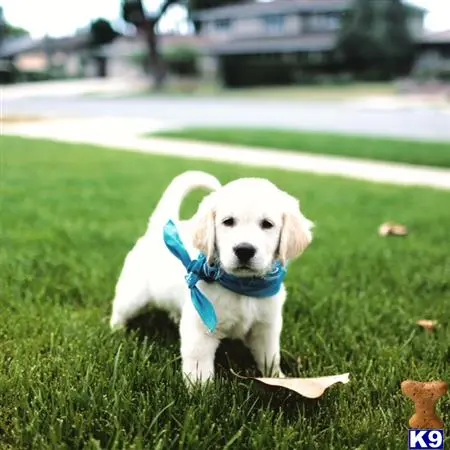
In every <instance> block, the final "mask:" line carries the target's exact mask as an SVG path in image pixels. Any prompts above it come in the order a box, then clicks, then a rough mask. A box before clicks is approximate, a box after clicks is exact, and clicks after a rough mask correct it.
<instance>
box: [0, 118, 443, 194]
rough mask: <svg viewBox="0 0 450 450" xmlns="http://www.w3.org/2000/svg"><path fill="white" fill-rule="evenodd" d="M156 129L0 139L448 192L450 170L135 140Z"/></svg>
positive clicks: (43, 130)
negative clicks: (68, 144) (70, 144)
mask: <svg viewBox="0 0 450 450" xmlns="http://www.w3.org/2000/svg"><path fill="white" fill-rule="evenodd" d="M158 129H165V125H164V124H163V123H159V122H156V121H155V122H153V123H149V121H148V120H147V119H142V120H139V119H134V118H133V119H126V118H95V119H94V118H91V119H65V120H63V119H61V120H48V121H38V122H28V123H15V124H12V123H11V124H7V123H5V124H3V126H2V134H8V135H17V136H23V137H30V138H45V139H51V140H55V141H64V142H77V143H86V144H95V145H99V146H101V147H107V148H113V149H118V150H129V151H137V152H143V153H150V154H159V155H171V156H178V157H182V158H192V159H203V160H210V161H215V162H227V163H235V164H244V165H249V166H255V167H268V168H277V169H283V170H289V171H297V172H311V173H316V174H325V175H338V176H343V177H348V178H355V179H360V180H367V181H373V182H382V183H391V184H397V185H415V186H427V187H433V188H437V189H445V190H450V170H447V169H438V168H431V167H423V166H413V165H406V164H394V163H383V162H375V161H367V160H362V159H361V160H359V159H355V158H344V157H331V156H320V155H312V154H311V155H310V154H307V153H297V152H295V153H294V152H287V151H282V150H267V149H259V148H248V147H241V146H229V145H220V144H210V143H200V142H186V141H179V140H171V139H165V138H164V139H161V138H156V137H154V138H143V137H140V135H142V134H143V133H148V132H151V131H156V130H158Z"/></svg>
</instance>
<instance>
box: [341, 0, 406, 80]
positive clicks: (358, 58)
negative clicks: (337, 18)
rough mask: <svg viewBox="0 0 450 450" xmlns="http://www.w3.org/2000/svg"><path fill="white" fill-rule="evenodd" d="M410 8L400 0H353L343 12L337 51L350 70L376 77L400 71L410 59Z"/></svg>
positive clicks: (388, 76)
mask: <svg viewBox="0 0 450 450" xmlns="http://www.w3.org/2000/svg"><path fill="white" fill-rule="evenodd" d="M408 18H409V10H408V8H407V7H406V6H405V5H404V4H403V2H402V0H355V3H354V6H353V8H352V9H351V10H350V11H349V13H348V14H347V15H346V17H345V19H344V22H343V26H342V29H341V34H340V36H339V40H338V46H337V49H338V53H339V54H340V55H341V57H342V59H343V63H344V65H345V66H346V67H347V68H348V69H349V70H350V71H352V72H354V73H356V74H360V75H365V76H368V75H370V74H372V75H375V76H376V77H379V78H392V77H394V76H396V75H399V74H401V73H402V72H403V71H404V70H405V67H406V66H407V65H408V61H409V63H410V62H411V57H412V51H413V40H412V37H411V35H410V33H409V29H408Z"/></svg>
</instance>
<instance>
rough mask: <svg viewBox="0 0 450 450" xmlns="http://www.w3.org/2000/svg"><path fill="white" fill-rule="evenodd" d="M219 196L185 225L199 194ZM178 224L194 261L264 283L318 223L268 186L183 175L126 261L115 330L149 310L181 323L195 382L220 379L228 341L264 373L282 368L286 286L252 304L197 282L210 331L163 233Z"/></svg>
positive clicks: (187, 371) (186, 366)
mask: <svg viewBox="0 0 450 450" xmlns="http://www.w3.org/2000/svg"><path fill="white" fill-rule="evenodd" d="M197 188H206V189H208V190H211V191H213V192H212V193H210V194H208V195H207V196H206V197H205V198H204V199H203V200H202V202H201V204H200V206H199V208H198V211H197V212H196V214H195V215H194V216H193V217H192V218H191V219H189V220H186V221H181V220H180V219H179V209H180V206H181V203H182V201H183V199H184V198H185V197H186V195H187V194H188V193H189V192H191V191H192V190H194V189H197ZM169 220H172V221H173V222H174V223H175V225H176V227H177V229H178V232H179V235H180V237H181V240H182V241H183V243H184V245H185V248H186V249H187V251H188V253H189V255H190V257H191V259H192V260H194V259H197V258H198V255H199V252H202V253H203V254H204V255H205V256H206V258H207V261H208V263H209V264H211V265H216V266H218V267H220V268H221V270H222V271H224V272H225V273H227V274H229V275H233V276H235V277H239V279H242V281H243V282H244V283H245V282H246V280H249V279H252V278H253V279H254V278H255V277H264V276H265V275H266V274H268V273H270V272H271V271H272V270H273V268H274V264H275V263H276V262H277V261H278V262H281V264H282V265H283V266H284V265H286V263H287V262H288V261H290V260H292V259H294V258H296V257H298V256H299V255H300V254H301V253H302V252H303V251H304V250H305V248H306V247H307V246H308V244H309V243H310V242H311V240H312V233H311V229H312V227H313V224H312V222H310V221H309V220H308V219H306V218H305V217H304V216H303V215H302V213H301V212H300V209H299V203H298V201H297V200H296V199H295V198H293V197H291V196H290V195H288V194H287V193H285V192H283V191H281V190H280V189H278V188H277V187H276V186H275V185H274V184H272V183H271V182H269V181H268V180H264V179H259V178H242V179H238V180H235V181H233V182H231V183H229V184H227V185H225V186H221V184H220V183H219V181H218V180H217V179H216V178H214V177H213V176H212V175H209V174H207V173H204V172H195V171H190V172H185V173H183V174H181V175H179V176H178V177H176V178H175V179H174V180H173V181H172V183H171V184H170V186H169V187H168V188H167V190H166V191H165V193H164V194H163V196H162V198H161V200H160V202H159V204H158V205H157V207H156V209H155V211H154V213H153V215H152V216H151V217H150V220H149V224H148V228H147V231H146V233H145V234H144V235H143V236H142V237H141V238H140V239H139V240H138V241H137V243H136V244H135V246H134V248H133V249H132V250H131V251H130V252H129V254H128V255H127V257H126V259H125V263H124V266H123V269H122V273H121V275H120V277H119V280H118V282H117V286H116V291H115V298H114V302H113V311H112V316H111V322H110V324H111V327H112V328H113V329H115V328H120V327H122V326H124V325H125V324H126V322H127V321H128V320H129V319H131V318H133V317H134V316H136V315H137V314H138V313H139V312H140V311H141V310H142V309H143V308H144V307H147V306H148V305H150V306H153V307H156V308H160V309H163V310H166V311H167V312H169V314H170V315H171V317H172V318H173V319H175V320H177V321H178V320H179V326H180V328H179V330H180V336H181V356H182V367H183V374H184V375H185V377H187V379H188V380H189V381H192V382H196V381H202V382H204V381H207V380H209V379H211V378H212V377H213V376H214V357H215V353H216V349H217V347H218V345H219V342H220V340H221V339H223V338H233V339H241V340H243V341H244V343H245V344H246V345H247V346H248V348H249V349H250V351H251V352H252V354H253V356H254V358H255V361H256V363H257V365H258V368H259V370H261V372H262V373H263V374H264V375H270V374H272V375H278V376H283V374H282V373H281V370H280V334H281V329H282V320H283V319H282V309H283V304H284V301H285V298H286V290H285V288H284V284H281V287H280V289H279V291H278V292H277V293H276V294H275V295H271V296H269V297H265V298H254V297H250V296H246V295H241V294H237V293H235V292H232V291H230V290H229V289H226V288H225V287H223V286H222V285H221V284H220V283H219V282H205V281H201V280H200V281H198V283H197V287H198V288H199V289H200V291H201V292H202V293H203V294H204V295H205V296H206V298H207V299H208V300H209V302H211V303H212V305H213V306H214V309H215V312H216V315H217V319H218V324H217V328H216V329H215V331H214V332H210V331H209V330H208V329H207V327H206V326H205V325H204V323H203V322H202V319H201V317H200V316H199V313H198V312H197V310H196V309H195V307H194V305H193V302H192V300H191V291H190V289H189V287H188V285H187V283H186V279H185V276H186V268H185V267H184V266H183V264H182V263H181V262H180V261H179V260H178V259H177V258H176V257H175V256H174V255H173V254H172V253H171V252H170V251H169V250H168V248H167V247H166V244H165V242H164V239H163V229H164V226H165V225H166V223H167V222H168V221H169Z"/></svg>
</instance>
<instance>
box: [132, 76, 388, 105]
mask: <svg viewBox="0 0 450 450" xmlns="http://www.w3.org/2000/svg"><path fill="white" fill-rule="evenodd" d="M142 95H148V96H174V97H185V96H189V97H191V98H192V96H195V97H200V98H202V97H210V96H214V97H227V98H228V97H231V98H233V97H238V98H252V99H261V100H264V99H289V100H293V101H297V100H298V101H302V100H312V101H323V100H325V101H342V100H350V99H354V98H359V97H372V96H380V95H382V96H393V95H396V87H395V84H393V83H348V84H312V85H298V86H274V87H271V86H263V87H259V86H258V87H248V88H245V87H244V88H234V89H227V88H224V87H222V86H220V85H219V84H217V83H212V82H205V81H204V80H195V79H194V80H180V81H173V82H171V83H169V84H168V85H167V86H166V88H165V89H164V90H162V91H161V92H154V91H144V92H142V91H141V92H138V93H135V94H131V96H142Z"/></svg>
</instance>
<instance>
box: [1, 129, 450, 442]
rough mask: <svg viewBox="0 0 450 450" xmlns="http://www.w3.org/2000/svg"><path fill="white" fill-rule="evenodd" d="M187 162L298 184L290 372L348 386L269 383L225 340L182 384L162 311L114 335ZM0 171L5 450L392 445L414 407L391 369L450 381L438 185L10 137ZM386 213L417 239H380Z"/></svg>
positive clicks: (444, 220) (449, 273) (448, 261)
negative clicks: (302, 235) (311, 227)
mask: <svg viewBox="0 0 450 450" xmlns="http://www.w3.org/2000/svg"><path fill="white" fill-rule="evenodd" d="M186 169H204V170H207V171H210V172H211V173H213V174H215V175H217V176H218V177H219V178H220V179H221V180H222V181H223V182H226V181H228V180H231V179H234V178H236V177H242V176H255V175H257V176H263V177H268V178H270V179H271V180H273V181H274V182H276V183H277V184H279V185H280V186H281V187H282V188H284V189H286V190H288V191H289V192H290V193H292V194H294V195H297V196H299V198H301V200H302V204H303V209H304V212H305V214H306V215H307V216H308V217H309V218H311V219H313V220H314V221H316V223H317V230H316V239H315V241H314V243H313V244H312V245H311V247H310V248H309V249H308V251H307V252H306V254H305V255H304V257H302V258H301V259H300V260H299V261H297V262H296V263H294V264H293V265H292V267H291V268H290V273H289V276H288V281H287V286H288V290H289V293H290V295H289V299H288V301H287V305H286V309H285V326H284V330H283V337H282V347H283V366H284V370H285V371H286V372H287V374H288V375H291V376H298V375H300V376H319V375H331V374H336V373H344V372H347V371H349V372H350V373H351V376H352V381H351V383H349V384H348V385H345V386H343V385H340V386H336V387H333V388H332V389H331V390H330V391H328V392H327V394H326V395H325V396H324V397H323V399H321V400H320V401H319V402H307V401H302V400H301V399H299V398H297V397H294V396H289V395H285V394H284V393H275V394H274V393H271V392H267V391H263V390H261V389H260V388H258V387H257V386H255V385H252V384H251V383H247V382H243V381H241V380H236V379H235V378H233V377H232V376H230V375H229V374H228V373H229V372H228V371H227V370H226V368H227V367H229V365H231V367H233V369H234V370H236V371H238V372H240V373H255V372H253V365H252V363H251V361H250V359H249V358H248V355H247V353H246V352H245V351H244V349H243V348H242V347H241V346H240V345H238V344H236V343H226V344H225V345H224V346H223V347H222V348H221V350H220V352H219V355H218V364H219V366H220V367H222V369H221V370H219V376H218V378H217V382H216V384H215V385H213V386H211V387H210V388H209V389H207V390H206V391H204V392H196V393H195V394H194V395H193V396H189V395H188V394H187V393H186V391H185V389H184V386H183V382H182V378H181V375H180V360H179V357H178V354H179V353H178V337H177V331H176V328H175V327H174V326H173V325H171V324H170V323H169V322H168V320H167V319H166V318H165V316H164V315H162V314H158V313H153V314H150V315H148V316H147V317H145V318H143V319H142V320H141V321H139V323H137V324H135V328H134V329H133V330H132V331H131V332H129V333H117V334H111V333H110V331H109V329H108V323H107V321H108V316H109V312H110V304H111V298H112V293H113V288H114V284H115V281H116V277H117V275H118V273H119V271H120V268H121V264H122V262H123V258H124V256H125V255H126V253H127V251H128V250H129V248H130V246H131V245H132V244H133V243H134V241H135V239H136V238H137V237H138V236H139V235H140V233H142V232H143V231H144V229H145V225H146V221H147V217H148V215H149V213H150V212H151V210H152V208H154V206H155V204H156V202H157V200H158V199H159V196H160V194H161V193H162V191H163V190H164V188H165V187H166V186H167V184H168V183H169V181H170V180H171V179H172V177H173V176H175V175H176V174H178V173H180V172H181V171H184V170H186ZM1 174H2V181H3V183H2V196H1V204H0V205H1V228H0V232H1V234H0V237H1V243H0V273H1V274H2V276H1V277H0V302H1V304H0V306H1V309H0V311H1V319H2V320H1V321H0V336H1V338H0V361H1V364H0V448H1V449H2V450H3V449H11V450H12V449H14V450H16V449H39V450H45V449H67V450H69V449H70V450H73V449H100V448H101V449H144V448H145V449H164V450H165V449H172V448H174V449H175V448H177V449H182V448H185V449H196V450H199V449H205V450H211V449H225V448H228V449H231V448H236V449H258V450H259V449H308V450H309V449H325V448H326V449H336V450H341V449H345V448H352V449H356V448H358V449H370V450H373V449H402V448H406V445H407V421H408V419H409V417H410V416H411V414H412V411H413V407H412V403H411V402H410V401H409V400H407V399H405V398H404V397H403V396H402V394H401V392H400V382H401V381H402V380H404V379H406V378H413V379H419V380H423V381H425V380H431V379H440V378H442V379H446V378H447V381H450V380H449V379H448V377H449V373H450V367H449V360H450V328H449V326H448V325H449V316H448V312H449V310H450V254H449V247H448V230H449V228H450V209H449V208H448V204H449V200H450V196H449V193H447V192H444V191H437V190H431V189H421V188H417V189H414V188H401V187H391V186H385V185H377V184H370V183H363V182H359V181H352V180H345V179H340V178H333V177H320V176H314V175H306V174H294V173H286V172H281V171H275V170H258V169H254V168H246V167H239V166H233V165H219V164H214V163H206V162H202V163H200V162H195V161H190V160H178V159H175V158H166V157H156V156H148V155H142V154H133V153H122V152H113V151H108V150H104V149H97V148H95V147H90V146H82V145H69V144H61V143H52V142H48V141H31V140H25V139H20V138H12V137H2V166H1ZM200 197H201V193H196V194H195V195H192V196H191V197H190V198H189V199H188V201H187V202H186V205H185V207H184V211H183V214H184V215H188V214H191V213H192V212H193V211H194V208H195V205H196V204H197V202H198V200H199V199H200ZM388 219H393V220H397V221H399V222H401V223H405V224H407V225H408V226H409V227H410V229H411V235H410V236H409V237H407V238H404V239H401V238H397V239H395V238H394V239H383V238H380V237H379V236H378V234H377V227H378V225H379V224H380V223H381V222H383V221H385V220H388ZM155 257H157V255H155ZM423 318H430V319H437V320H439V321H440V323H441V324H442V325H441V327H440V329H439V330H438V332H437V333H436V334H434V335H433V334H427V333H426V332H424V331H423V330H421V329H418V328H417V327H416V325H415V321H416V320H417V319H423ZM448 406H449V402H448V397H447V399H446V400H444V401H442V402H441V403H440V407H439V408H438V410H439V411H440V413H441V414H442V415H443V417H444V419H445V420H446V421H447V424H449V423H450V415H449V407H448ZM447 442H449V441H448V438H447Z"/></svg>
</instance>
